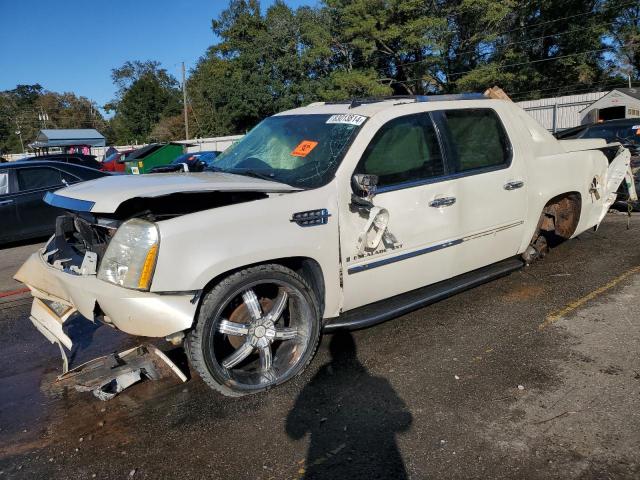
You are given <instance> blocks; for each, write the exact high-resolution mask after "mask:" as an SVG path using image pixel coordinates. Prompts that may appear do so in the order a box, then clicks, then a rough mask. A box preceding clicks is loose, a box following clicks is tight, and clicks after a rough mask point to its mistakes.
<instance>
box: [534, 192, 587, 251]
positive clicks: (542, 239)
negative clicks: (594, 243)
mask: <svg viewBox="0 0 640 480" xmlns="http://www.w3.org/2000/svg"><path fill="white" fill-rule="evenodd" d="M581 215H582V195H581V193H580V192H578V191H568V192H564V193H560V194H557V195H554V196H553V197H551V198H550V199H549V200H547V202H546V203H545V204H544V206H543V207H542V209H541V212H540V216H539V217H538V222H537V224H536V227H535V230H534V232H533V235H532V237H531V239H530V241H529V244H528V246H527V248H526V249H525V251H524V252H523V253H522V257H523V259H524V260H525V262H527V263H531V262H532V261H533V260H535V259H536V258H539V257H543V256H544V255H545V254H546V252H547V251H548V248H549V246H555V245H558V244H559V243H562V242H563V241H565V240H568V239H570V238H571V237H572V236H573V235H574V234H575V232H576V231H577V229H578V225H579V224H580V219H581Z"/></svg>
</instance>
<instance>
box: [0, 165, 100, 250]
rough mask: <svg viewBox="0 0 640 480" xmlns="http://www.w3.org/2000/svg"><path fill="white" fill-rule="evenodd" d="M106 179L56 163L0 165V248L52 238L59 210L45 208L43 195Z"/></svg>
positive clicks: (97, 172) (96, 172) (94, 172)
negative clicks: (8, 243)
mask: <svg viewBox="0 0 640 480" xmlns="http://www.w3.org/2000/svg"><path fill="white" fill-rule="evenodd" d="M106 175H109V174H108V173H105V172H101V171H99V170H95V169H93V168H87V167H83V166H80V165H73V164H70V163H62V162H56V161H41V160H29V161H28V162H26V161H18V162H9V163H2V164H0V225H2V228H1V229H0V244H1V243H7V242H13V241H16V240H24V239H27V238H37V237H43V236H45V235H50V234H52V233H53V231H54V230H55V222H56V217H57V216H58V215H60V214H61V213H62V210H61V209H59V208H55V207H52V206H50V205H48V204H46V203H45V202H44V201H43V200H42V198H43V197H44V195H45V193H47V192H48V191H53V190H57V189H59V188H63V187H66V186H68V185H71V184H74V183H78V182H83V181H85V180H93V179H94V178H100V177H104V176H106Z"/></svg>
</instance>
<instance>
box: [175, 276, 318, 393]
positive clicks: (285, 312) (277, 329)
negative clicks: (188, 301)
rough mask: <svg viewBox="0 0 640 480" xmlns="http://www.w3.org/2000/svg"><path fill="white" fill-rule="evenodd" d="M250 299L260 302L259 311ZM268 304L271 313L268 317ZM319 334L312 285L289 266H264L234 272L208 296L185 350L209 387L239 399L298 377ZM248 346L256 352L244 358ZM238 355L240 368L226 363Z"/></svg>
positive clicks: (203, 301)
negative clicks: (227, 365) (240, 331)
mask: <svg viewBox="0 0 640 480" xmlns="http://www.w3.org/2000/svg"><path fill="white" fill-rule="evenodd" d="M248 292H253V295H251V294H249V293H248ZM245 295H249V296H248V297H245ZM270 296H271V297H273V298H270ZM252 298H255V299H257V300H258V308H257V310H255V302H253V300H251V299H252ZM270 302H271V309H270V310H269V311H268V312H266V313H265V311H263V310H266V309H267V307H268V306H269V304H270ZM278 306H281V309H279V308H277V307H278ZM252 307H253V308H252ZM278 311H280V314H279V315H278V316H276V318H275V320H274V321H270V319H272V318H273V317H274V316H275V314H276V313H278ZM259 315H261V316H259ZM234 316H235V317H236V318H240V319H241V320H234V319H233V317H234ZM227 318H228V319H227ZM236 329H239V330H242V332H245V333H238V332H239V330H238V332H234V331H233V330H236ZM229 330H231V331H232V333H228V331H229ZM320 332H321V322H320V311H319V307H318V300H317V297H316V295H315V294H314V292H313V290H312V289H311V287H310V286H309V284H308V283H307V282H306V281H305V280H304V278H302V277H301V276H300V275H298V274H297V273H296V272H294V271H293V270H291V269H289V268H287V267H284V266H282V265H278V264H265V265H258V266H255V267H249V268H246V269H244V270H241V271H238V272H236V273H233V274H231V275H229V276H228V277H226V278H225V279H223V280H222V281H221V282H220V283H218V284H217V285H216V286H215V287H214V288H212V289H211V290H210V291H209V292H208V293H206V295H205V296H204V298H203V300H202V304H201V305H200V311H199V314H198V318H197V321H196V325H195V326H194V328H193V330H191V331H190V332H189V334H188V335H187V338H186V340H185V348H186V350H187V354H188V356H189V359H190V361H191V365H192V366H193V368H195V370H196V371H197V372H198V373H199V374H200V376H201V377H202V379H203V380H204V381H205V383H206V384H207V385H209V386H210V387H211V388H213V389H214V390H216V391H218V392H220V393H222V394H223V395H226V396H231V397H239V396H243V395H248V394H252V393H258V392H262V391H265V390H268V389H270V388H272V387H274V386H276V385H280V384H282V383H284V382H286V381H288V380H290V379H292V378H293V377H295V376H296V375H299V374H300V373H301V372H302V371H303V370H304V369H305V368H306V367H307V365H308V364H309V363H310V362H311V360H312V359H313V356H314V355H315V352H316V350H317V348H318V344H319V341H320ZM292 335H293V336H292ZM289 337H290V338H289ZM254 343H255V344H256V345H254ZM264 343H268V345H267V346H264ZM239 344H240V346H238V345H239ZM249 348H253V349H254V350H253V351H252V352H251V353H249V354H248V355H246V356H243V355H244V354H245V353H246V351H247V350H248V349H249ZM241 350H242V352H240V351H241ZM266 350H269V351H270V352H271V353H267V352H266ZM239 352H240V355H238V353H239ZM256 355H257V357H258V358H257V359H256V358H255V356H256ZM240 356H242V359H241V360H238V363H237V364H234V365H231V366H229V367H226V366H224V365H223V363H225V362H231V363H233V362H234V361H235V360H236V359H237V358H239V357H240Z"/></svg>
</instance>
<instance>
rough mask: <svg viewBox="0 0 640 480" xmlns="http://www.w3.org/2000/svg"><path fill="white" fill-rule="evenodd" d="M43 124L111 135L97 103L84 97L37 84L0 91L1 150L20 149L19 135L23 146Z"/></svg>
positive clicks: (18, 150) (16, 150)
mask: <svg viewBox="0 0 640 480" xmlns="http://www.w3.org/2000/svg"><path fill="white" fill-rule="evenodd" d="M42 128H95V129H97V130H98V131H99V132H101V133H102V134H103V135H105V136H107V138H109V136H110V129H109V126H108V124H107V122H106V121H105V119H104V118H103V117H102V115H101V114H100V112H99V110H98V107H97V105H96V104H95V103H94V102H91V101H90V100H89V99H88V98H86V97H78V96H76V95H75V94H73V93H68V92H67V93H56V92H49V91H46V90H44V89H43V88H42V86H40V85H38V84H35V85H17V86H16V88H15V89H13V90H7V91H4V92H0V151H2V152H14V153H17V152H21V151H22V145H21V142H20V135H21V136H22V139H23V144H24V146H25V148H26V145H27V144H28V143H29V142H32V141H33V140H34V139H35V137H36V135H37V133H38V131H39V130H40V129H42ZM18 131H19V132H20V134H18V133H16V132H18Z"/></svg>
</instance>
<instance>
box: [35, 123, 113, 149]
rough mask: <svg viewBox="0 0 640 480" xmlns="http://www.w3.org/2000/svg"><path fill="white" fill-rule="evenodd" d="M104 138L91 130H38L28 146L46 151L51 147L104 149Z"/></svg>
mask: <svg viewBox="0 0 640 480" xmlns="http://www.w3.org/2000/svg"><path fill="white" fill-rule="evenodd" d="M105 145H106V141H105V138H104V136H103V135H102V134H101V133H100V132H98V131H97V130H95V129H93V128H60V129H43V130H40V132H39V133H38V135H37V136H36V139H35V140H34V141H33V142H32V143H30V144H29V147H31V148H33V149H34V150H45V151H47V150H48V149H49V148H52V147H61V148H63V149H65V150H66V149H68V148H69V147H88V148H89V149H91V147H104V146H105Z"/></svg>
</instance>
